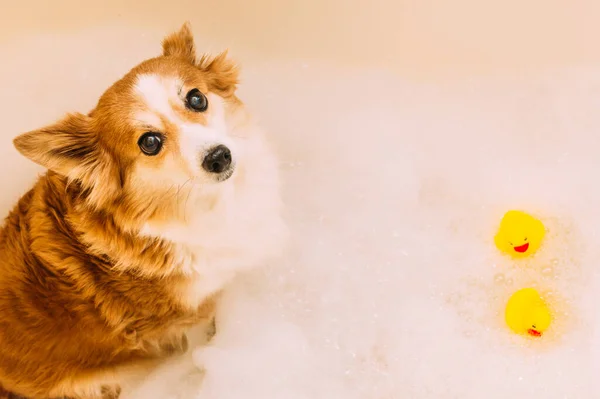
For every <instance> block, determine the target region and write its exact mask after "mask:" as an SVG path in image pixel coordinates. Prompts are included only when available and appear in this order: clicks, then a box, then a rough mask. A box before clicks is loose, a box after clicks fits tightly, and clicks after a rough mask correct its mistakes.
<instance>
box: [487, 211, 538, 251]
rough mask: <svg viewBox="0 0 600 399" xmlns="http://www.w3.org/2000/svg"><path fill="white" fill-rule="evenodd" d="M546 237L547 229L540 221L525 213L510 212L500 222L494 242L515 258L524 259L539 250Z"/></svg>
mask: <svg viewBox="0 0 600 399" xmlns="http://www.w3.org/2000/svg"><path fill="white" fill-rule="evenodd" d="M545 235H546V228H545V227H544V224H543V223H542V222H541V221H540V220H538V219H536V218H534V217H533V216H531V215H529V214H527V213H525V212H521V211H508V212H506V214H505V215H504V217H502V220H501V221H500V227H499V229H498V232H497V233H496V236H495V237H494V242H495V244H496V247H497V248H498V249H499V250H500V251H502V252H504V253H506V254H508V255H510V256H512V257H513V258H524V257H526V256H529V255H533V254H534V253H535V252H536V251H537V250H538V249H539V247H540V246H541V245H542V240H543V239H544V236H545Z"/></svg>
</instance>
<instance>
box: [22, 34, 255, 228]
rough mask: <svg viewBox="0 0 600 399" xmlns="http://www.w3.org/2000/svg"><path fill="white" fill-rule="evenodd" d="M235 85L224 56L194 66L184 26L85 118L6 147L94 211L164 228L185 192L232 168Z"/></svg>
mask: <svg viewBox="0 0 600 399" xmlns="http://www.w3.org/2000/svg"><path fill="white" fill-rule="evenodd" d="M237 82H238V71H237V68H236V66H235V65H234V64H233V63H232V62H231V61H229V60H228V58H227V57H226V54H225V53H223V54H221V55H218V56H216V57H209V56H203V57H201V58H197V56H196V51H195V46H194V40H193V37H192V34H191V31H190V28H189V25H188V24H185V25H184V26H183V27H182V28H181V30H180V31H178V32H177V33H174V34H172V35H170V36H168V37H166V38H165V39H164V41H163V53H162V55H161V56H159V57H156V58H152V59H149V60H147V61H145V62H143V63H141V64H140V65H138V66H136V67H135V68H133V69H132V70H131V71H130V72H129V73H128V74H127V75H125V76H124V77H123V78H122V79H121V80H119V81H118V82H116V83H115V84H114V85H113V86H112V87H110V88H109V89H108V90H107V91H106V92H105V93H104V94H103V95H102V97H101V98H100V100H99V102H98V104H97V106H96V107H95V108H94V109H93V110H92V111H91V112H89V113H88V114H80V113H76V114H70V115H68V116H67V117H65V118H64V119H63V120H61V121H59V122H57V123H55V124H53V125H50V126H47V127H44V128H42V129H38V130H35V131H31V132H28V133H25V134H22V135H20V136H18V137H17V138H16V139H15V140H14V144H15V146H16V148H17V149H18V150H19V151H20V152H21V153H22V154H23V155H25V156H26V157H28V158H30V159H31V160H33V161H34V162H36V163H38V164H41V165H42V166H44V167H46V168H48V169H50V170H52V171H54V172H56V173H58V174H61V175H64V176H66V177H67V178H68V179H69V181H71V182H75V183H76V184H78V185H79V186H80V187H81V193H83V195H84V197H85V198H86V201H87V203H89V204H90V205H92V206H93V207H95V208H96V209H104V208H110V209H112V212H113V213H115V212H117V210H120V213H121V214H122V215H123V218H126V219H129V220H130V221H134V220H136V221H140V222H142V221H145V220H148V219H150V218H160V217H161V216H160V215H163V216H164V218H166V217H169V216H167V215H170V216H173V215H174V214H176V213H177V208H178V207H180V206H181V204H182V203H183V202H185V201H184V200H185V198H184V199H183V200H182V196H185V195H188V196H189V193H186V190H192V187H196V188H198V187H201V188H202V187H204V188H205V189H206V188H210V189H212V190H215V187H218V186H219V185H223V184H226V183H225V182H226V181H228V179H230V178H232V176H233V175H234V174H235V173H236V168H238V167H239V166H240V165H239V156H238V154H239V152H240V146H243V141H244V140H243V139H241V138H239V137H236V136H235V134H234V133H232V132H234V131H235V125H236V124H237V123H238V122H239V121H240V115H241V114H243V113H242V112H241V109H242V104H241V102H240V101H239V100H238V98H237V97H236V96H235V91H236V85H237ZM241 118H242V119H243V117H241ZM211 187H212V188H211ZM216 189H217V190H218V188H216ZM182 193H183V194H182ZM125 215H127V217H125Z"/></svg>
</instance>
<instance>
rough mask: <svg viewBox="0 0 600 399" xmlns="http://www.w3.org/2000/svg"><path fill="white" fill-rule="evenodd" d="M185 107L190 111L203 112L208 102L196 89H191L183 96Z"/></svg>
mask: <svg viewBox="0 0 600 399" xmlns="http://www.w3.org/2000/svg"><path fill="white" fill-rule="evenodd" d="M185 101H186V103H187V106H188V108H189V109H191V110H192V111H196V112H204V111H206V108H208V100H207V99H206V96H205V95H204V94H202V92H201V91H200V90H198V89H192V90H190V91H189V92H188V94H187V96H185Z"/></svg>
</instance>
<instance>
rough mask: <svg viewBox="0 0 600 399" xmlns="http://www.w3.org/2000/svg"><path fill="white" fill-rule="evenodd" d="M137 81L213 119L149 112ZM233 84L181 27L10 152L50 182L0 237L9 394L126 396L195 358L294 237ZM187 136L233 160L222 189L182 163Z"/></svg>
mask: <svg viewBox="0 0 600 399" xmlns="http://www.w3.org/2000/svg"><path fill="white" fill-rule="evenodd" d="M141 76H144V77H149V78H148V79H150V80H149V82H150V83H151V84H155V83H156V82H158V83H156V84H155V86H156V85H158V84H162V82H163V80H164V82H166V83H165V88H166V89H165V90H166V91H165V93H167V94H170V92H169V91H168V90H170V89H169V88H170V86H169V84H170V82H171V80H170V79H175V80H174V81H177V82H178V81H181V82H184V83H185V84H186V85H187V86H189V87H198V88H199V89H200V90H201V91H202V92H204V93H208V95H209V99H210V100H212V101H213V104H215V105H214V107H213V110H211V109H209V111H211V112H213V114H211V113H210V112H209V113H207V114H206V115H203V114H194V113H190V112H187V111H186V110H185V109H183V108H182V107H180V106H179V104H173V108H172V110H171V111H172V113H171V112H170V111H169V112H167V114H164V113H161V112H159V111H160V110H157V109H153V108H152V106H150V105H149V103H148V101H150V102H152V101H151V100H153V99H152V98H150V99H148V98H146V100H144V97H143V96H142V97H140V95H139V93H138V92H139V89H140V87H141V88H142V89H144V88H145V90H146V93H148V92H150V91H149V89H148V87H150V88H152V87H154V86H151V85H150V86H148V85H146V86H143V85H142V84H141V83H140V82H141V78H140V77H141ZM148 79H147V80H148ZM237 81H238V72H237V68H236V67H235V65H234V64H233V63H231V61H229V60H228V58H227V57H226V55H225V54H221V55H219V56H217V57H208V56H203V57H201V58H200V59H197V58H196V53H195V48H194V41H193V37H192V35H191V32H190V28H189V26H188V25H187V24H186V25H184V27H183V28H182V29H181V30H180V31H179V32H177V33H174V34H172V35H170V36H168V37H167V38H166V39H165V41H164V42H163V54H162V55H161V56H160V57H157V58H153V59H150V60H148V61H145V62H144V63H142V64H140V65H139V66H137V67H135V68H134V69H133V70H132V71H131V72H129V73H128V74H127V75H125V77H124V78H123V79H121V80H119V81H118V82H116V83H115V84H114V85H113V86H112V87H110V88H109V89H108V90H107V91H106V92H105V93H104V95H103V96H102V97H101V98H100V100H99V102H98V105H97V106H96V107H95V109H94V110H92V111H91V112H89V113H88V114H80V113H75V114H70V115H68V116H66V117H65V118H64V119H63V120H61V121H59V122H57V123H55V124H53V125H50V126H47V127H45V128H42V129H39V130H36V131H32V132H28V133H25V134H23V135H21V136H19V137H17V138H16V139H15V146H16V148H17V149H18V150H19V151H20V152H21V153H22V154H24V155H25V156H26V157H28V158H30V159H31V160H33V161H34V162H36V163H38V164H40V165H43V166H44V167H46V168H48V172H47V173H46V174H44V175H43V176H41V177H40V179H39V180H38V182H37V183H36V184H35V185H34V187H33V188H32V189H31V190H30V191H29V192H28V193H27V194H25V195H24V196H23V197H22V198H21V199H20V200H19V202H18V204H17V205H16V206H15V207H14V209H13V210H12V212H11V213H10V215H9V216H8V217H7V219H6V221H5V224H4V226H3V228H2V230H1V231H0V385H1V386H2V387H3V388H0V392H1V391H2V390H3V389H4V390H5V391H4V393H5V394H6V393H7V392H9V391H10V392H13V393H15V394H18V395H22V396H24V397H27V398H53V397H62V396H66V397H70V398H82V399H93V398H115V397H118V395H119V391H120V388H119V384H120V383H121V381H123V380H124V379H126V378H127V377H128V376H129V375H130V374H135V373H137V372H138V371H139V370H143V369H146V368H148V367H149V366H152V365H154V364H155V363H156V362H160V361H161V359H164V358H165V357H168V356H172V355H174V354H180V353H183V352H184V351H185V350H186V349H187V341H186V338H185V331H186V330H187V329H188V328H189V327H191V326H192V325H195V324H197V323H200V322H207V323H210V321H211V319H212V318H213V317H214V309H215V303H216V301H217V299H218V295H219V292H220V291H221V290H222V288H223V287H224V286H225V285H226V283H227V282H228V281H229V280H230V279H231V278H233V276H234V275H235V274H236V273H237V272H238V271H240V270H243V269H245V268H248V267H251V266H254V265H256V264H258V263H260V262H262V261H263V260H264V259H266V257H267V256H269V255H271V254H274V253H275V252H276V251H277V249H278V248H279V247H280V242H281V238H282V237H283V235H284V230H285V229H284V228H283V224H282V222H281V219H280V217H279V206H280V203H279V197H278V187H277V173H276V162H275V159H274V158H273V156H272V153H271V151H270V150H269V148H268V146H267V145H266V143H265V140H264V137H263V135H262V132H260V131H259V130H258V129H256V128H255V127H254V125H253V123H252V121H251V118H250V117H249V115H248V114H247V112H246V111H245V108H244V106H243V104H242V102H241V101H240V100H239V99H238V98H237V97H236V96H235V89H236V85H237ZM182 84H183V83H182ZM158 89H160V87H158ZM158 89H156V93H158V94H160V93H161V91H160V90H158ZM136 90H137V91H136ZM173 95H174V96H176V94H175V93H173ZM176 102H177V101H175V103H176ZM170 104H172V101H171V102H170ZM167 111H168V110H167ZM221 114H222V116H219V115H221ZM138 115H142V118H147V119H146V120H142V121H140V120H138V119H139V118H138V117H137V116H138ZM221 119H222V120H223V121H224V122H223V123H221V124H218V123H216V122H215V126H216V127H214V128H213V127H211V128H210V129H209V127H210V125H211V123H213V122H211V121H217V122H219V121H221ZM154 120H156V121H157V122H156V123H157V124H159V125H160V129H163V130H164V131H165V132H166V134H167V135H168V140H169V141H168V143H169V147H168V148H167V149H166V150H165V151H163V152H164V154H161V155H159V156H156V157H146V156H144V155H143V154H141V153H140V150H139V148H138V147H137V145H136V143H137V138H138V137H139V135H140V134H141V133H143V132H144V129H149V128H153V129H156V126H152V127H148V126H143V125H144V124H147V123H148V121H150V122H152V121H154ZM178 123H179V125H178ZM184 125H185V127H186V128H187V127H189V126H192V127H193V128H194V129H196V128H197V130H194V132H196V131H198V132H200V133H198V135H199V136H198V137H200V136H201V134H202V132H203V131H204V130H202V129H205V130H206V131H207V132H216V133H215V137H216V139H211V140H213V141H214V140H221V138H219V137H221V136H219V135H222V136H223V137H222V140H225V141H227V142H228V143H230V144H231V145H232V146H234V147H235V148H236V149H237V150H236V151H237V155H238V158H239V161H238V165H237V166H236V171H235V174H234V175H233V176H232V177H231V178H230V179H229V180H228V181H226V182H217V181H210V179H209V177H207V176H204V175H203V174H202V173H201V172H199V171H198V170H196V169H195V165H194V164H193V162H191V161H190V159H189V157H187V158H186V156H185V154H184V153H185V152H186V151H187V148H188V147H186V146H184V144H182V143H183V142H184V139H185V137H184V132H183V128H182V126H184ZM211 134H212V133H211ZM188 136H189V137H192V139H193V140H196V138H195V136H194V135H188ZM187 140H189V138H188V139H187ZM198 140H203V139H202V138H201V137H200V138H198ZM206 142H207V143H208V139H206ZM198 143H200V144H198V146H199V147H198V148H201V145H203V143H204V142H202V141H198ZM210 143H212V141H211V142H210ZM210 143H209V144H210ZM207 145H208V144H207ZM198 156H202V153H201V152H199V153H198ZM1 397H3V396H2V394H1V393H0V398H1Z"/></svg>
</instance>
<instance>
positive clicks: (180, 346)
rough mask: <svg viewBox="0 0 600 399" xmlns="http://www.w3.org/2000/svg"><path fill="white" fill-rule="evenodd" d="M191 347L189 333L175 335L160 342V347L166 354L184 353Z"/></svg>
mask: <svg viewBox="0 0 600 399" xmlns="http://www.w3.org/2000/svg"><path fill="white" fill-rule="evenodd" d="M188 348H189V344H188V338H187V335H185V334H181V335H174V336H171V337H169V338H167V339H165V340H163V341H162V342H161V343H160V349H161V352H162V353H163V355H164V356H177V355H183V354H184V353H186V352H187V350H188Z"/></svg>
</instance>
